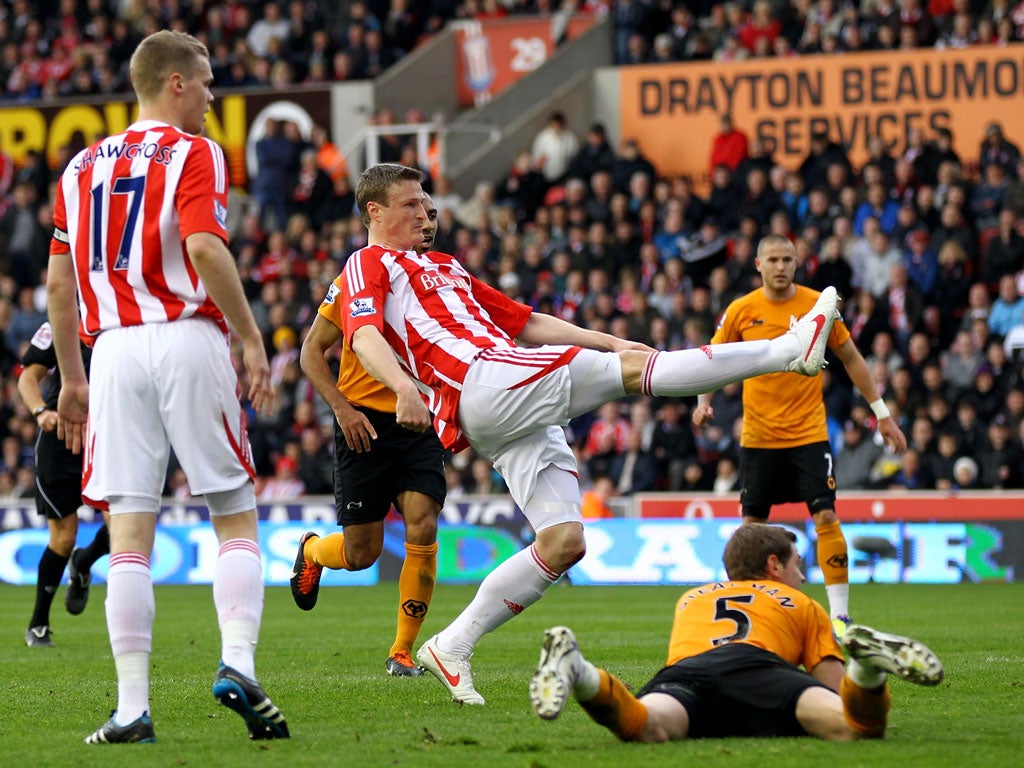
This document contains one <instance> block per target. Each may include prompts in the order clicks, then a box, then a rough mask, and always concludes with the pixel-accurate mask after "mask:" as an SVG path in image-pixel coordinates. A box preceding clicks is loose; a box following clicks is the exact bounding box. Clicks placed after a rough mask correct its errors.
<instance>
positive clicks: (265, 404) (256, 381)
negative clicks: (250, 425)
mask: <svg viewBox="0 0 1024 768" xmlns="http://www.w3.org/2000/svg"><path fill="white" fill-rule="evenodd" d="M242 362H243V363H245V370H246V371H247V372H248V373H249V402H251V403H252V407H253V408H254V409H255V410H256V412H257V413H262V414H264V415H265V416H269V415H271V414H272V413H273V412H274V405H275V403H276V402H277V391H276V390H275V389H274V387H273V385H272V384H271V383H270V363H268V362H267V352H266V350H265V349H264V348H263V340H262V339H258V340H254V341H251V342H242Z"/></svg>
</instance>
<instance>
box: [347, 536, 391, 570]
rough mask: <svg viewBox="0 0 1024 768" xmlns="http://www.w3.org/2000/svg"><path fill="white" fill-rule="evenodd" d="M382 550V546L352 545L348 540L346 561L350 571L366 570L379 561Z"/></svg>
mask: <svg viewBox="0 0 1024 768" xmlns="http://www.w3.org/2000/svg"><path fill="white" fill-rule="evenodd" d="M382 550H383V547H382V546H362V547H350V546H349V545H348V541H346V542H345V562H346V563H348V568H349V570H350V571H365V570H366V569H367V568H369V567H370V566H371V565H373V564H374V563H376V562H377V559H378V558H379V557H380V554H381V551H382Z"/></svg>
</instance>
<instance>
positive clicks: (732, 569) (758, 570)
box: [722, 523, 796, 581]
mask: <svg viewBox="0 0 1024 768" xmlns="http://www.w3.org/2000/svg"><path fill="white" fill-rule="evenodd" d="M795 543H796V534H795V533H793V532H792V531H790V530H788V529H787V528H782V527H780V526H778V525H765V524H764V523H746V524H745V525H741V526H740V527H739V528H737V529H736V530H735V531H734V532H733V534H732V536H731V537H729V541H728V542H727V543H726V545H725V554H724V555H722V562H723V563H724V564H725V572H726V574H727V575H728V576H729V580H730V581H749V580H751V579H763V578H764V577H765V576H766V575H767V570H766V569H767V567H768V558H769V557H770V556H771V555H775V556H776V557H778V558H779V560H780V561H782V562H783V563H786V562H789V558H790V555H791V554H792V552H793V545H794V544H795Z"/></svg>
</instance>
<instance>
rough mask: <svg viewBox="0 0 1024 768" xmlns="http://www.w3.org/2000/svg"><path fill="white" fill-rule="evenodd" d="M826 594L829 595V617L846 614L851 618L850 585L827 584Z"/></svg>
mask: <svg viewBox="0 0 1024 768" xmlns="http://www.w3.org/2000/svg"><path fill="white" fill-rule="evenodd" d="M825 595H826V596H827V597H828V609H829V611H828V612H829V618H832V619H834V618H836V617H837V616H845V617H846V618H850V585H849V583H846V584H826V585H825Z"/></svg>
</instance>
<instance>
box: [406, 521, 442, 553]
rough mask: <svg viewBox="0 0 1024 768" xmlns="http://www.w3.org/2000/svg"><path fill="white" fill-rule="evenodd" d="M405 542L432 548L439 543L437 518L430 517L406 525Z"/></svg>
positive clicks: (407, 522)
mask: <svg viewBox="0 0 1024 768" xmlns="http://www.w3.org/2000/svg"><path fill="white" fill-rule="evenodd" d="M405 540H406V542H407V543H409V544H416V545H418V546H421V547H426V546H430V545H431V544H433V543H434V542H435V541H437V518H436V517H429V518H425V519H423V520H420V521H418V522H416V523H410V522H409V521H406V523H405Z"/></svg>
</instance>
